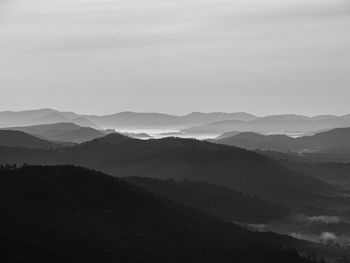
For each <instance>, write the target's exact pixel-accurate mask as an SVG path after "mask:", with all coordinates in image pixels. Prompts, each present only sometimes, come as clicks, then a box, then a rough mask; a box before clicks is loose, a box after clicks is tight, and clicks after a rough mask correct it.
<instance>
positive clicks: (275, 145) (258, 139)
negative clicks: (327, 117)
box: [211, 128, 350, 154]
mask: <svg viewBox="0 0 350 263" xmlns="http://www.w3.org/2000/svg"><path fill="white" fill-rule="evenodd" d="M211 141H212V142H216V143H220V144H225V145H231V146H237V147H242V148H245V149H250V150H255V149H261V150H268V151H280V152H311V153H330V154H332V153H333V154H334V153H338V154H350V128H337V129H333V130H329V131H325V132H320V133H317V134H314V135H311V136H302V137H298V138H292V137H289V136H286V135H261V134H257V133H249V132H245V133H240V134H237V135H234V136H232V137H225V138H223V139H218V140H211Z"/></svg>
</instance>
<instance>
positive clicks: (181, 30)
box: [0, 0, 350, 116]
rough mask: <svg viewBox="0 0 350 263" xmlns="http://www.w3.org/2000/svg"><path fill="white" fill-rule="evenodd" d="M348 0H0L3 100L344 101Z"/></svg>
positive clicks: (313, 106) (306, 106)
mask: <svg viewBox="0 0 350 263" xmlns="http://www.w3.org/2000/svg"><path fill="white" fill-rule="evenodd" d="M349 32H350V2H349V1H346V0H278V1H277V0H264V1H262V0H231V1H229V0H186V1H184V0H180V1H170V0H114V1H112V0H103V1H101V0H0V91H1V97H2V100H1V105H0V110H25V109H34V108H43V107H49V108H55V109H58V110H67V111H68V110H69V111H75V112H78V113H84V114H108V113H115V112H119V111H125V110H132V111H143V112H164V113H172V114H186V113H189V112H192V111H205V112H210V111H226V112H236V111H245V112H250V113H253V114H256V115H260V116H261V115H268V114H282V113H296V114H305V115H318V114H337V115H342V114H346V113H349V112H350V104H349V103H348V101H349V98H350V89H349V86H350V74H349V72H350V34H349Z"/></svg>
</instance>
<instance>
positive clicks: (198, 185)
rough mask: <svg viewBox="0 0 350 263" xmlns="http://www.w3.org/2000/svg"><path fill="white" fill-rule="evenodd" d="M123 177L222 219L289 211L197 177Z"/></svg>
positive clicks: (256, 218)
mask: <svg viewBox="0 0 350 263" xmlns="http://www.w3.org/2000/svg"><path fill="white" fill-rule="evenodd" d="M124 180H126V181H127V182H129V183H131V184H135V185H137V186H139V187H142V188H144V189H147V190H148V191H150V192H152V193H155V194H157V195H160V196H162V197H164V198H166V199H168V200H172V201H174V202H176V203H179V204H182V205H185V206H188V207H192V208H195V209H197V210H201V211H203V212H206V213H208V214H211V215H213V216H215V217H218V218H221V219H223V220H225V221H230V222H232V221H236V222H246V223H247V222H248V223H255V224H258V223H260V224H261V223H268V222H270V221H273V220H280V219H283V218H285V217H286V216H288V215H289V213H288V210H287V208H286V207H283V206H281V205H278V204H275V203H272V202H267V201H265V200H262V199H260V198H259V197H257V196H253V195H249V194H247V193H243V192H238V191H234V190H232V189H229V188H226V187H223V186H217V185H213V184H208V183H205V182H199V181H182V182H176V181H174V180H159V179H151V178H146V177H127V178H125V179H124Z"/></svg>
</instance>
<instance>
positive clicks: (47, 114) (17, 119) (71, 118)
mask: <svg viewBox="0 0 350 263" xmlns="http://www.w3.org/2000/svg"><path fill="white" fill-rule="evenodd" d="M59 122H72V123H75V124H77V125H80V126H86V127H91V128H94V129H100V127H99V126H97V125H96V124H94V123H93V122H91V121H90V120H88V119H86V118H84V117H82V116H80V115H78V114H76V113H74V112H60V111H56V110H52V109H40V110H29V111H18V112H13V111H5V112H0V127H11V126H32V125H43V124H53V123H59Z"/></svg>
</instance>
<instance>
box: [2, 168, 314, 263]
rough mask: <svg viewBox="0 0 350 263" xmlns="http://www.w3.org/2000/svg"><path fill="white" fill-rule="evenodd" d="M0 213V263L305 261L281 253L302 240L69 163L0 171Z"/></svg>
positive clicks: (288, 251) (304, 243)
mask: <svg viewBox="0 0 350 263" xmlns="http://www.w3.org/2000/svg"><path fill="white" fill-rule="evenodd" d="M0 211H1V217H0V250H1V253H0V260H1V262H121V263H123V262H125V263H132V262H155V263H157V262H169V263H171V262H174V263H178V262H183V263H187V262H191V263H193V262H204V263H205V262H208V263H209V262H210V263H212V262H218V263H220V262H239V263H255V262H256V263H258V262H259V263H265V262H266V263H267V262H268V263H280V262H284V263H299V262H300V263H302V262H303V263H308V262H311V261H309V260H306V259H302V258H300V257H299V256H298V254H297V253H296V252H295V251H293V250H284V249H282V247H283V246H291V247H298V248H305V246H308V244H307V243H306V242H303V241H297V240H295V239H292V238H289V237H285V236H279V235H275V234H272V233H254V232H249V231H247V230H244V229H243V228H240V227H238V226H235V225H234V224H231V223H225V222H223V221H220V220H218V219H215V218H212V217H210V216H207V215H205V214H202V213H200V212H196V211H195V210H192V209H190V208H186V207H183V206H180V205H177V204H175V203H172V202H170V201H167V200H166V199H162V198H159V197H157V196H155V195H153V194H150V193H148V192H146V191H144V190H142V189H141V188H138V187H135V186H131V185H130V184H128V183H126V182H123V181H120V180H119V179H116V178H113V177H110V176H107V175H104V174H102V173H100V172H94V171H90V170H87V169H83V168H76V167H71V166H56V167H42V166H40V167H39V166H36V167H35V166H26V167H22V168H19V169H12V168H0ZM276 243H278V244H279V246H276V245H273V244H276Z"/></svg>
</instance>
